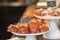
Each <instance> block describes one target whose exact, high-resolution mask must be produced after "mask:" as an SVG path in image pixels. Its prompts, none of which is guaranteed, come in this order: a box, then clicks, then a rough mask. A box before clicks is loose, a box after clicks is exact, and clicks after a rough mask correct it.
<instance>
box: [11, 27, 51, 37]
mask: <svg viewBox="0 0 60 40" xmlns="http://www.w3.org/2000/svg"><path fill="white" fill-rule="evenodd" d="M48 28H49V30H48V31H46V32H41V33H36V34H19V33H15V32H11V33H12V34H14V35H17V36H27V35H28V36H30V35H33V36H35V35H42V34H45V33H47V32H49V31H50V30H51V28H50V27H48Z"/></svg>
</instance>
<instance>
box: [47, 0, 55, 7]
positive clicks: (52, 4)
mask: <svg viewBox="0 0 60 40" xmlns="http://www.w3.org/2000/svg"><path fill="white" fill-rule="evenodd" d="M47 6H49V7H54V6H56V1H47Z"/></svg>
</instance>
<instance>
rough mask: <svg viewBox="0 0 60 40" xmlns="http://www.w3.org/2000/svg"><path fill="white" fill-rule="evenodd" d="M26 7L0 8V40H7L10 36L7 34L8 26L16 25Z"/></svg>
mask: <svg viewBox="0 0 60 40" xmlns="http://www.w3.org/2000/svg"><path fill="white" fill-rule="evenodd" d="M25 9H26V6H20V7H2V6H0V40H1V39H9V38H10V37H11V36H12V34H11V33H9V32H7V31H6V30H7V26H8V25H9V24H14V23H17V22H18V20H19V19H20V18H21V16H22V14H23V12H24V11H25Z"/></svg>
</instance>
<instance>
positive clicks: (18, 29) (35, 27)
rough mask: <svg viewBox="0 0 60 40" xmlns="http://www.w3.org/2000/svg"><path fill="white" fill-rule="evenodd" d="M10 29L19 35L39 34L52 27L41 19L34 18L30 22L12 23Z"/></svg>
mask: <svg viewBox="0 0 60 40" xmlns="http://www.w3.org/2000/svg"><path fill="white" fill-rule="evenodd" d="M7 29H8V31H9V32H11V33H13V34H17V35H24V36H26V35H39V34H43V33H46V32H48V31H49V30H50V29H49V27H48V26H46V25H45V24H43V23H42V22H41V21H40V20H39V19H32V20H31V21H29V22H28V23H23V24H22V23H17V24H15V25H14V24H10V25H9V26H8V28H7Z"/></svg>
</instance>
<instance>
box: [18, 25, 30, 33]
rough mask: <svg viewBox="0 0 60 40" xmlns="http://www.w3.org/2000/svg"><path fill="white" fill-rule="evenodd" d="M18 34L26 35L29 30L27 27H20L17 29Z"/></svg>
mask: <svg viewBox="0 0 60 40" xmlns="http://www.w3.org/2000/svg"><path fill="white" fill-rule="evenodd" d="M18 33H20V34H28V33H29V29H28V28H27V27H24V26H21V27H19V28H18Z"/></svg>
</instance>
